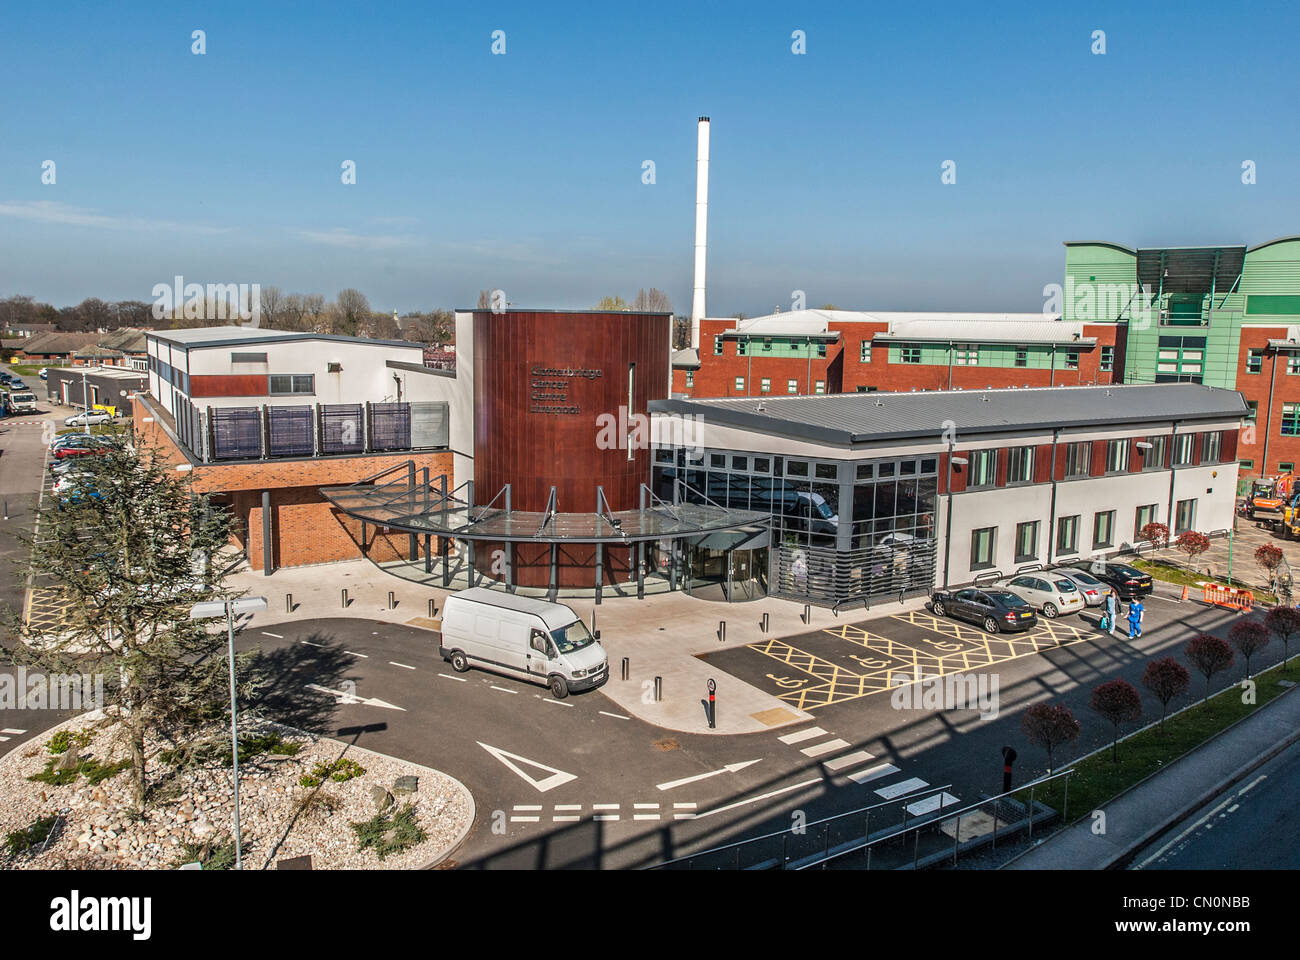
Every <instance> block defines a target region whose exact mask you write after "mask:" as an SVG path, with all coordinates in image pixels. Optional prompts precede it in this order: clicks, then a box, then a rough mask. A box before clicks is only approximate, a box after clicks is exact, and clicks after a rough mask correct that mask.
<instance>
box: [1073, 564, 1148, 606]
mask: <svg viewBox="0 0 1300 960" xmlns="http://www.w3.org/2000/svg"><path fill="white" fill-rule="evenodd" d="M1061 566H1063V567H1073V568H1074V569H1076V570H1086V571H1087V572H1088V573H1091V574H1092V575H1093V576H1094V577H1096V578H1097V579H1098V580H1100V581H1101V582H1102V583H1104V584H1107V585H1108V586H1112V587H1114V588H1115V592H1116V593H1118V594H1119V598H1120V599H1121V600H1132V599H1133V598H1134V597H1145V596H1146V595H1147V594H1148V593H1150V592H1151V590H1152V586H1151V574H1149V573H1143V572H1142V571H1141V570H1139V569H1138V568H1137V567H1131V566H1129V565H1128V564H1127V563H1120V562H1119V561H1118V560H1075V561H1074V562H1073V563H1063V564H1061Z"/></svg>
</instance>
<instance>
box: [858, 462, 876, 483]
mask: <svg viewBox="0 0 1300 960" xmlns="http://www.w3.org/2000/svg"><path fill="white" fill-rule="evenodd" d="M856 473H857V478H858V479H859V480H870V479H871V478H872V476H874V471H873V470H872V465H871V464H869V463H860V464H858V469H857V471H856Z"/></svg>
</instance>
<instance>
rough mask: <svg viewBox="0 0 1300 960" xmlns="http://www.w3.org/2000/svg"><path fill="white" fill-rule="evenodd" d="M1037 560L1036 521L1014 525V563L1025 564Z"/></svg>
mask: <svg viewBox="0 0 1300 960" xmlns="http://www.w3.org/2000/svg"><path fill="white" fill-rule="evenodd" d="M1037 558H1038V521H1037V520H1028V521H1026V522H1025V523H1017V524H1016V563H1027V562H1028V561H1030V560H1036V559H1037Z"/></svg>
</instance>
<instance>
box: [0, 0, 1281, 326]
mask: <svg viewBox="0 0 1300 960" xmlns="http://www.w3.org/2000/svg"><path fill="white" fill-rule="evenodd" d="M1054 7H1055V5H1050V4H1042V3H1024V4H1019V3H1008V4H1002V5H991V4H983V3H969V4H951V5H945V4H933V5H931V4H925V5H921V4H888V5H886V4H876V3H870V4H868V3H844V4H832V3H822V4H806V3H759V2H749V3H734V4H731V3H704V2H698V0H697V2H695V3H680V4H678V3H665V2H655V3H651V4H638V5H623V4H618V5H614V4H607V3H591V4H478V3H475V4H438V5H435V4H428V3H391V4H374V5H370V4H361V3H346V4H336V3H328V2H326V3H317V2H312V3H298V4H287V3H285V4H276V3H266V4H257V5H253V4H249V5H246V6H245V5H237V4H196V5H184V4H164V3H157V4H155V3H134V4H121V5H118V4H113V5H109V4H101V3H85V4H76V3H71V4H59V5H53V6H51V5H37V4H24V5H21V6H20V5H14V4H11V5H9V6H8V7H7V8H6V10H5V12H4V15H3V16H4V30H3V33H2V34H0V98H2V108H0V295H8V294H11V293H29V294H32V295H35V296H37V297H38V298H40V299H44V300H48V301H50V302H53V303H55V304H56V305H64V304H68V303H75V302H77V301H79V300H80V299H82V298H83V297H86V296H92V295H95V296H102V297H104V298H107V299H127V298H131V299H141V300H149V299H151V290H152V287H153V285H154V284H155V283H159V282H170V280H171V278H172V276H174V275H175V274H181V275H183V276H184V277H185V278H186V280H187V281H197V282H201V283H208V282H247V283H261V284H262V285H263V286H267V285H272V284H273V285H276V286H279V287H281V288H283V289H284V290H286V291H303V292H321V293H325V294H327V295H328V296H330V297H333V295H334V294H335V293H337V291H338V290H340V289H342V288H344V287H349V286H354V287H358V288H359V289H361V290H363V291H364V292H365V293H366V294H367V295H368V296H369V298H370V301H371V303H372V305H373V306H374V307H376V308H377V309H385V310H388V309H393V308H397V309H399V310H403V311H405V310H412V309H429V308H432V307H438V306H441V307H455V306H467V305H472V304H473V302H474V301H475V299H476V298H477V294H478V291H479V289H480V288H485V287H487V288H497V287H499V288H501V289H503V290H505V291H506V293H507V296H508V297H509V299H510V301H511V302H512V303H513V304H515V305H517V306H536V307H554V308H563V307H574V308H582V307H589V306H591V305H592V304H593V303H594V302H595V300H597V299H598V298H599V297H601V296H603V295H605V294H612V293H617V294H620V295H622V296H624V297H631V295H632V294H634V293H635V291H636V289H637V288H638V287H643V286H644V287H652V286H654V287H660V288H662V289H663V290H665V291H666V292H667V293H668V294H669V295H670V297H671V298H672V300H673V303H674V305H675V306H676V308H677V309H678V311H679V312H682V313H686V312H689V309H690V291H691V282H692V280H691V263H692V245H693V206H694V187H695V184H694V176H695V165H694V160H695V119H696V117H697V116H698V115H700V114H708V115H709V116H711V118H712V140H713V148H712V165H711V191H710V232H709V251H710V257H709V313H710V315H728V314H732V313H735V312H736V311H743V312H745V313H746V314H751V315H752V314H756V313H765V312H768V311H770V310H771V309H772V307H773V306H774V305H776V304H783V305H784V308H785V309H788V307H789V303H790V297H791V291H793V290H796V289H799V290H804V291H806V293H807V297H808V301H809V303H810V305H816V304H820V303H824V302H834V303H835V304H837V305H839V306H841V307H845V308H858V309H873V308H874V309H882V310H884V309H972V310H974V309H989V310H1036V309H1038V308H1039V307H1040V306H1041V303H1042V293H1041V291H1042V287H1043V285H1044V284H1046V283H1051V282H1059V281H1060V280H1061V276H1062V268H1063V263H1064V248H1063V247H1062V246H1061V243H1062V241H1064V240H1083V239H1089V240H1091V239H1104V240H1111V241H1115V242H1120V243H1126V244H1131V245H1158V244H1168V245H1187V244H1196V243H1213V242H1224V243H1233V242H1245V243H1259V242H1262V241H1264V240H1267V239H1271V238H1273V237H1276V236H1281V235H1287V234H1295V233H1300V174H1298V171H1297V164H1298V163H1300V124H1297V122H1296V119H1295V118H1296V109H1297V108H1296V105H1297V103H1300V96H1298V94H1300V84H1298V83H1297V74H1298V73H1300V70H1298V69H1297V63H1296V59H1295V56H1294V44H1295V36H1296V35H1297V27H1300V8H1297V7H1296V6H1295V5H1294V4H1293V3H1292V4H1283V3H1276V4H1274V3H1255V4H1252V5H1250V7H1249V8H1241V7H1236V6H1235V5H1229V4H1204V3H1198V2H1194V0H1193V2H1187V3H1178V4H1167V5H1166V4H1161V5H1156V4H1151V5H1147V4H1143V5H1141V9H1134V8H1133V7H1132V6H1131V5H1129V4H1125V3H1113V4H1095V5H1089V4H1072V5H1069V7H1068V8H1064V9H1059V10H1058V9H1054ZM1243 11H1244V12H1243ZM195 29H202V30H205V31H206V40H207V53H206V54H205V55H203V56H195V55H193V54H192V53H191V52H190V47H191V43H192V41H191V38H190V37H191V31H193V30H195ZM498 29H499V30H504V31H505V34H506V51H507V52H506V54H505V55H504V56H494V55H493V54H492V53H491V50H490V47H491V43H492V39H491V34H492V32H493V31H494V30H498ZM796 29H800V30H803V31H805V33H806V37H807V53H806V54H805V55H802V56H796V55H794V54H793V53H792V52H791V43H792V40H791V33H792V31H794V30H796ZM1098 29H1100V30H1104V31H1105V33H1106V47H1107V52H1106V54H1105V55H1104V56H1096V55H1093V54H1092V53H1091V52H1090V46H1091V43H1092V41H1091V34H1092V31H1094V30H1098ZM45 160H54V161H55V163H56V164H57V168H56V169H57V183H55V184H54V185H42V183H41V164H42V162H43V161H45ZM344 160H353V161H355V162H356V165H357V182H356V184H355V185H343V184H342V183H341V182H340V164H341V163H342V162H343V161H344ZM644 160H653V161H654V162H655V164H656V180H657V182H656V183H655V184H653V185H645V184H642V182H641V170H642V162H643V161H644ZM945 160H952V161H954V162H955V163H956V172H957V182H956V183H955V184H954V185H950V186H948V185H943V184H942V183H941V182H940V173H941V164H942V163H943V162H944V161H945ZM1244 160H1252V161H1254V162H1255V164H1256V165H1257V183H1256V184H1254V185H1251V186H1245V185H1243V184H1242V182H1241V164H1242V161H1244Z"/></svg>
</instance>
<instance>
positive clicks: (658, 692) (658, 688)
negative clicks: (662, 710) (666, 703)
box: [655, 677, 664, 703]
mask: <svg viewBox="0 0 1300 960" xmlns="http://www.w3.org/2000/svg"><path fill="white" fill-rule="evenodd" d="M663 699H664V678H663V677H655V703H661V702H663Z"/></svg>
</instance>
